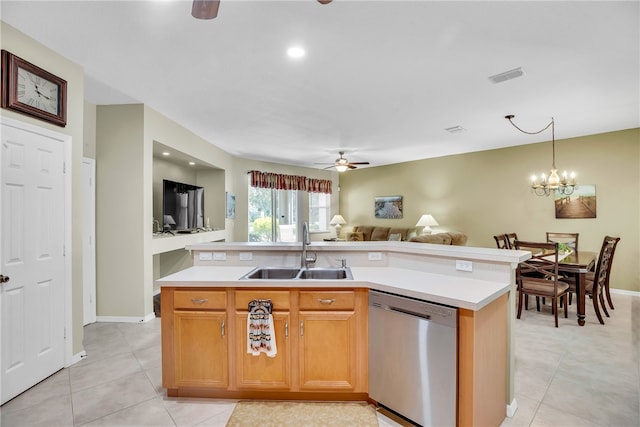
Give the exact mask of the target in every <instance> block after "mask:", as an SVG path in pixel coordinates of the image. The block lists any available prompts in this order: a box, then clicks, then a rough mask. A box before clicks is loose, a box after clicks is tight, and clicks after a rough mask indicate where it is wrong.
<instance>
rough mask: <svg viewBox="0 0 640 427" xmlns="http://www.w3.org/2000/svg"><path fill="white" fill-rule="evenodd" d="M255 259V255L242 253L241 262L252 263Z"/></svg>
mask: <svg viewBox="0 0 640 427" xmlns="http://www.w3.org/2000/svg"><path fill="white" fill-rule="evenodd" d="M252 259H253V253H251V252H240V261H251V260H252Z"/></svg>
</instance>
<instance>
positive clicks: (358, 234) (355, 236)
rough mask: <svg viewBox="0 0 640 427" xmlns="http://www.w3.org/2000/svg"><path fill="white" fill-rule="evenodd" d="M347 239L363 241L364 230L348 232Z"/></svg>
mask: <svg viewBox="0 0 640 427" xmlns="http://www.w3.org/2000/svg"><path fill="white" fill-rule="evenodd" d="M347 240H348V241H349V242H361V241H363V240H364V235H363V234H362V231H351V232H348V233H347Z"/></svg>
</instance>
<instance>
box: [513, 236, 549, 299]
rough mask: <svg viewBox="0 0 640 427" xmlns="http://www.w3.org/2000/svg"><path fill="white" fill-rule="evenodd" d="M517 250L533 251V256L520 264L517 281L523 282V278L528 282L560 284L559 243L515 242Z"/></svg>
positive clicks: (547, 284)
mask: <svg viewBox="0 0 640 427" xmlns="http://www.w3.org/2000/svg"><path fill="white" fill-rule="evenodd" d="M514 245H515V248H514V249H517V250H522V251H529V252H531V258H529V259H528V260H525V261H522V262H521V263H520V264H518V269H517V270H516V281H517V283H519V284H521V283H522V280H523V279H526V281H527V282H528V283H534V284H540V285H546V286H551V285H553V287H554V288H555V289H554V290H556V289H557V286H558V243H548V242H523V241H520V240H516V241H515V242H514Z"/></svg>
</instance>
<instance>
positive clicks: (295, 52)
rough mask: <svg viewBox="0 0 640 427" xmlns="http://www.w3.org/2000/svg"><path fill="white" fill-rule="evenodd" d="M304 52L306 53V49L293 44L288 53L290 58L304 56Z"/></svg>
mask: <svg viewBox="0 0 640 427" xmlns="http://www.w3.org/2000/svg"><path fill="white" fill-rule="evenodd" d="M304 54H305V52H304V49H303V48H301V47H300V46H293V47H290V48H289V49H287V55H289V57H290V58H295V59H298V58H302V57H303V56H304Z"/></svg>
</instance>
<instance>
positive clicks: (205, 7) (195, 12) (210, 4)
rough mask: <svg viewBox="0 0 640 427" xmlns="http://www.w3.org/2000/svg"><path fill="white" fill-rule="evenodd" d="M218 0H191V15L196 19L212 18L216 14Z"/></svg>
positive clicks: (218, 5) (218, 4)
mask: <svg viewBox="0 0 640 427" xmlns="http://www.w3.org/2000/svg"><path fill="white" fill-rule="evenodd" d="M218 7H220V0H193V6H191V15H192V16H193V17H194V18H198V19H213V18H215V17H216V16H218Z"/></svg>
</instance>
